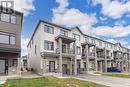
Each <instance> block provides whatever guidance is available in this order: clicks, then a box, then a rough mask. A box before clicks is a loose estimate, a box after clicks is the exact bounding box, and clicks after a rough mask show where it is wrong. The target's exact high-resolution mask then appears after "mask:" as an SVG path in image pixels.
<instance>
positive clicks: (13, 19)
mask: <svg viewBox="0 0 130 87" xmlns="http://www.w3.org/2000/svg"><path fill="white" fill-rule="evenodd" d="M11 23H13V24H16V16H15V15H11Z"/></svg>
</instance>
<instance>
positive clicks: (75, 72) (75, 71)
mask: <svg viewBox="0 0 130 87" xmlns="http://www.w3.org/2000/svg"><path fill="white" fill-rule="evenodd" d="M74 54H75V56H74V75H77V59H76V42H74Z"/></svg>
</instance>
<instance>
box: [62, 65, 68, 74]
mask: <svg viewBox="0 0 130 87" xmlns="http://www.w3.org/2000/svg"><path fill="white" fill-rule="evenodd" d="M62 72H63V74H67V64H63V65H62Z"/></svg>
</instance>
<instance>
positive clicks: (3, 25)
mask: <svg viewBox="0 0 130 87" xmlns="http://www.w3.org/2000/svg"><path fill="white" fill-rule="evenodd" d="M16 16H17V20H16V24H11V23H7V22H3V21H0V31H1V32H7V33H13V34H16V45H11V46H10V45H7V44H0V48H14V49H21V30H22V21H21V20H22V16H21V15H17V14H16Z"/></svg>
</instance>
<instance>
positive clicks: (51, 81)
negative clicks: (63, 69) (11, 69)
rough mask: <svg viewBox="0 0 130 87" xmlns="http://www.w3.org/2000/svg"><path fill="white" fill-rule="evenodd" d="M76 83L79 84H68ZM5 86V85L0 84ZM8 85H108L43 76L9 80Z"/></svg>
mask: <svg viewBox="0 0 130 87" xmlns="http://www.w3.org/2000/svg"><path fill="white" fill-rule="evenodd" d="M67 84H74V85H77V86H66V85H67ZM0 87H3V85H0ZM6 87H107V86H104V85H99V84H96V83H92V82H87V81H81V80H77V79H73V78H62V79H59V78H55V77H42V78H33V79H19V80H7V83H6Z"/></svg>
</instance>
